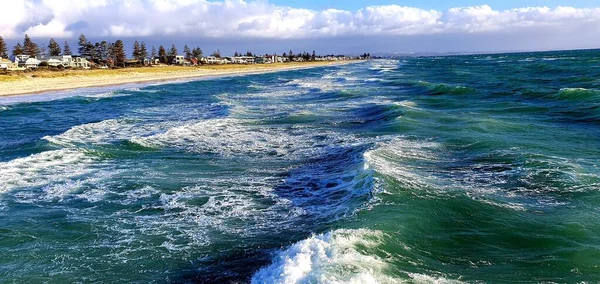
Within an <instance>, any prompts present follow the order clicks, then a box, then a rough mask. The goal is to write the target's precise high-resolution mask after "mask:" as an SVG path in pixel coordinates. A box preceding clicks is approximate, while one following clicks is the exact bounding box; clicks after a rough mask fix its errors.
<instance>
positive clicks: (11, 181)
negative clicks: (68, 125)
mask: <svg viewBox="0 0 600 284" xmlns="http://www.w3.org/2000/svg"><path fill="white" fill-rule="evenodd" d="M94 162H95V159H94V158H92V157H91V156H89V155H86V153H85V152H83V151H79V150H74V149H61V150H54V151H46V152H41V153H39V154H34V155H31V156H29V157H25V158H19V159H15V160H11V161H8V162H3V163H0V176H1V177H2V178H1V179H0V193H2V192H6V191H9V190H14V189H18V188H26V187H38V186H46V187H47V188H46V191H48V192H49V193H51V194H52V193H53V192H54V193H60V192H64V191H65V190H68V191H70V190H72V189H73V188H76V187H77V186H78V181H77V180H78V179H79V178H82V177H84V176H86V175H89V174H91V173H92V172H94V169H93V168H92V165H93V164H94Z"/></svg>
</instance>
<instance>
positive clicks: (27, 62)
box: [15, 55, 42, 69]
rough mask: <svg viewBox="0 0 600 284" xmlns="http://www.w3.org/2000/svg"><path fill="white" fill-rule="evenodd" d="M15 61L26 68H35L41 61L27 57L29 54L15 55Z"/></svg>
mask: <svg viewBox="0 0 600 284" xmlns="http://www.w3.org/2000/svg"><path fill="white" fill-rule="evenodd" d="M15 63H16V64H17V65H18V66H19V67H24V68H26V69H35V68H38V66H39V65H40V63H42V62H41V61H39V60H37V59H35V58H33V57H29V55H17V56H15Z"/></svg>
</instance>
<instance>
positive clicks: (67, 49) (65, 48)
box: [63, 40, 73, 55]
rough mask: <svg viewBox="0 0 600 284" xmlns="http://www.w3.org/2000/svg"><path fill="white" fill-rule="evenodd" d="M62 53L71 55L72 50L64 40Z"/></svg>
mask: <svg viewBox="0 0 600 284" xmlns="http://www.w3.org/2000/svg"><path fill="white" fill-rule="evenodd" d="M63 55H73V52H72V51H71V47H70V46H69V43H68V42H67V41H66V40H65V47H64V48H63Z"/></svg>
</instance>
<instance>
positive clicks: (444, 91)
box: [417, 81, 477, 95]
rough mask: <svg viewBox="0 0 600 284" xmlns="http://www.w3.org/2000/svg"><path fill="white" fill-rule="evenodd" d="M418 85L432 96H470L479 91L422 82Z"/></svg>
mask: <svg viewBox="0 0 600 284" xmlns="http://www.w3.org/2000/svg"><path fill="white" fill-rule="evenodd" d="M417 85H418V86H421V87H425V88H426V89H427V92H428V93H429V94H430V95H468V94H474V93H476V92H477V90H475V89H473V88H469V87H463V86H453V85H448V84H438V83H430V82H425V81H420V82H418V83H417Z"/></svg>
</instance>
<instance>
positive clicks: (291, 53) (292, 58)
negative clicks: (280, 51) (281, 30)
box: [288, 49, 294, 61]
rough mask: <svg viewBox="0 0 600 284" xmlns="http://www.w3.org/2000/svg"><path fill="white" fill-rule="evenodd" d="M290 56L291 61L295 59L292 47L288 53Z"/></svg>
mask: <svg viewBox="0 0 600 284" xmlns="http://www.w3.org/2000/svg"><path fill="white" fill-rule="evenodd" d="M288 56H289V57H290V61H293V60H294V53H293V52H292V50H291V49H290V53H289V54H288Z"/></svg>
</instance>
